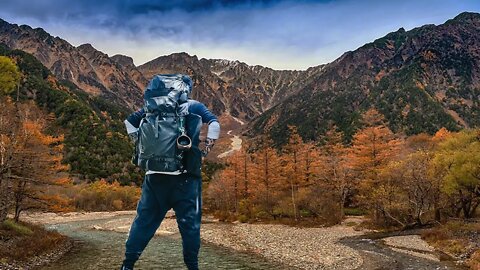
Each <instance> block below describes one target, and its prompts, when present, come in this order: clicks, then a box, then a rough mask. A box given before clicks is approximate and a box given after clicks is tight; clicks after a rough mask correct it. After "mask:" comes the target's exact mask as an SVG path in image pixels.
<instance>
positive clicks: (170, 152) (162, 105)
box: [134, 74, 192, 172]
mask: <svg viewBox="0 0 480 270" xmlns="http://www.w3.org/2000/svg"><path fill="white" fill-rule="evenodd" d="M191 88H192V81H191V79H190V77H188V76H186V75H181V74H167V75H156V76H154V78H153V79H152V80H151V81H150V83H149V85H148V86H147V89H146V90H145V95H144V101H145V104H144V112H145V114H144V117H143V118H142V120H141V122H140V126H139V131H138V141H137V145H136V147H135V148H136V156H137V159H136V160H135V159H134V162H135V163H136V165H138V166H140V167H141V168H142V169H144V170H146V171H158V172H176V171H180V172H184V171H185V165H184V157H185V152H186V151H188V150H189V149H190V147H191V144H192V141H191V139H190V138H189V137H188V136H187V133H186V121H185V117H186V116H187V115H188V107H186V106H181V104H182V103H185V102H187V98H188V95H189V94H190V92H191Z"/></svg>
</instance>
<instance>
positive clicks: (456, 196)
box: [433, 130, 480, 218]
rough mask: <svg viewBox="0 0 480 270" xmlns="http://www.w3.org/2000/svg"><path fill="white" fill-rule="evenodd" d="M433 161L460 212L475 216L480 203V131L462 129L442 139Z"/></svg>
mask: <svg viewBox="0 0 480 270" xmlns="http://www.w3.org/2000/svg"><path fill="white" fill-rule="evenodd" d="M433 165H434V168H435V170H436V173H437V176H440V177H442V179H443V181H444V182H443V190H444V191H445V192H446V193H447V194H448V195H450V196H451V197H452V199H453V200H454V207H455V208H456V211H455V213H456V215H457V216H459V215H460V213H462V214H463V216H464V217H465V218H471V217H473V216H474V214H475V213H476V210H477V208H478V207H479V205H480V131H479V130H467V131H461V132H460V133H458V134H455V135H453V136H451V137H449V138H447V139H446V140H445V141H443V142H441V143H440V144H439V147H438V152H437V153H436V155H435V158H434V160H433Z"/></svg>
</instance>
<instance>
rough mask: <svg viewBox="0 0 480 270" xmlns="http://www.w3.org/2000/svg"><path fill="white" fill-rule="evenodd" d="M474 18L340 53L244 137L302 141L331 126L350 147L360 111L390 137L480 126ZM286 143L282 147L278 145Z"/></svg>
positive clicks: (479, 43) (479, 22) (479, 54)
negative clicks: (373, 115) (294, 131)
mask: <svg viewBox="0 0 480 270" xmlns="http://www.w3.org/2000/svg"><path fill="white" fill-rule="evenodd" d="M479 26H480V14H476V13H462V14H460V15H458V16H456V17H455V18H454V19H451V20H448V21H446V22H445V23H444V24H440V25H424V26H421V27H417V28H414V29H412V30H409V31H405V29H403V28H400V29H399V30H397V31H395V32H391V33H389V34H387V35H385V36H384V37H382V38H379V39H376V40H375V41H373V42H370V43H367V44H365V45H363V46H361V47H359V48H358V49H357V50H354V51H349V52H346V53H344V54H343V55H342V56H341V57H339V58H338V59H336V60H335V61H333V62H331V63H329V64H327V65H326V66H325V69H324V72H323V73H322V74H320V76H317V77H316V78H315V79H314V80H313V82H312V83H310V84H308V85H307V86H306V87H304V88H303V89H301V90H300V91H299V92H298V95H299V96H302V97H303V99H296V98H295V97H289V98H287V99H286V100H285V101H283V102H282V103H280V104H278V105H277V106H275V107H274V108H272V109H270V110H268V111H266V112H265V113H264V114H262V115H261V116H259V117H258V118H256V119H255V120H254V121H253V123H252V124H251V125H250V128H249V131H248V134H249V135H251V136H257V135H260V134H265V133H269V134H271V135H272V136H273V137H274V138H285V137H288V136H287V135H288V132H287V126H288V125H297V126H298V127H299V132H300V134H301V135H302V136H303V137H304V138H306V139H307V140H315V139H316V138H318V137H319V136H322V134H325V132H326V130H328V129H329V128H331V127H332V126H335V127H336V128H337V129H339V130H340V131H342V132H344V133H345V134H346V139H347V140H349V138H351V136H352V135H353V133H354V132H355V130H356V128H358V127H359V126H360V123H359V117H360V114H361V112H362V111H365V110H366V109H368V108H371V107H374V108H376V109H378V110H379V111H380V112H381V113H382V114H383V115H384V116H385V117H386V119H387V121H388V123H389V126H390V128H391V129H392V130H394V131H395V132H397V133H398V132H400V133H402V132H403V133H405V134H407V135H411V134H417V133H421V132H427V133H434V132H435V131H436V130H438V129H439V128H441V127H447V128H449V129H451V130H457V129H459V128H464V127H476V126H479V125H480V123H479V120H478V119H480V105H479V101H478V100H479V97H480V94H479V92H480V91H479V88H480V69H479V66H480V31H479V30H478V29H480V27H479ZM280 143H285V142H280Z"/></svg>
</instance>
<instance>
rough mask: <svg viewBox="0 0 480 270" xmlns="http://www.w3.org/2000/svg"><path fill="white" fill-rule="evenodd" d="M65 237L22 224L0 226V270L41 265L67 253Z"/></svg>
mask: <svg viewBox="0 0 480 270" xmlns="http://www.w3.org/2000/svg"><path fill="white" fill-rule="evenodd" d="M69 243H70V241H69V239H68V238H67V237H65V236H63V235H61V234H59V233H57V232H54V231H48V230H45V229H44V228H43V227H41V226H38V225H33V224H30V223H25V222H18V223H16V222H14V221H13V220H10V219H8V220H6V221H5V222H3V223H2V224H1V225H0V269H14V268H15V267H19V268H20V269H23V268H26V267H27V266H33V265H40V264H43V263H44V262H47V261H50V260H52V259H53V257H56V256H58V255H60V254H63V253H64V252H66V251H67V250H68V247H69V246H70V245H69Z"/></svg>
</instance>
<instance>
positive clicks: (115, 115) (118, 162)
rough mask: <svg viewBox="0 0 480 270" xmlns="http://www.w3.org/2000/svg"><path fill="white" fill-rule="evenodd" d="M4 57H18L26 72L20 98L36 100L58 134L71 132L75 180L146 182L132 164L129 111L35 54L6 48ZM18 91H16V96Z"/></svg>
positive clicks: (69, 154) (1, 50) (68, 156)
mask: <svg viewBox="0 0 480 270" xmlns="http://www.w3.org/2000/svg"><path fill="white" fill-rule="evenodd" d="M0 55H4V56H8V57H10V58H12V59H14V60H15V61H16V63H17V65H18V67H19V69H20V72H21V74H22V79H21V83H20V85H19V89H18V90H19V91H18V93H19V94H20V95H19V101H20V102H24V101H27V100H33V101H34V102H35V104H36V105H37V106H39V107H40V108H41V109H43V110H45V111H46V112H47V113H49V114H50V115H51V116H50V117H51V118H52V119H51V120H52V124H51V125H50V126H49V127H48V130H49V132H50V133H51V134H52V135H59V134H65V140H64V145H65V148H64V151H65V155H64V160H63V163H64V164H67V165H69V166H70V172H71V174H72V176H73V177H74V178H77V179H80V180H82V179H85V180H88V181H93V180H98V179H101V178H105V179H107V180H110V181H113V180H118V181H120V182H122V183H130V182H131V181H140V180H141V175H140V173H139V171H138V170H137V169H135V167H134V166H133V165H131V164H130V157H131V153H132V152H131V151H132V147H131V145H130V142H129V141H128V137H127V136H126V133H125V131H124V126H123V123H122V119H124V118H125V117H126V113H127V112H125V110H123V109H122V108H121V107H118V106H117V105H115V104H112V103H111V102H109V101H107V100H105V99H103V98H102V97H92V96H89V95H87V94H85V93H84V92H83V91H80V90H79V89H78V88H76V86H74V85H73V84H72V83H69V82H68V81H59V80H57V79H56V78H55V76H53V75H52V74H51V72H50V71H49V70H48V69H47V68H46V67H45V66H43V65H42V64H41V63H40V62H39V61H38V60H37V59H36V58H35V57H33V56H32V55H30V54H28V53H25V52H23V51H20V50H10V49H8V48H7V47H5V46H1V47H0ZM16 95H17V91H14V92H12V94H11V96H12V97H13V99H17V97H16Z"/></svg>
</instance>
